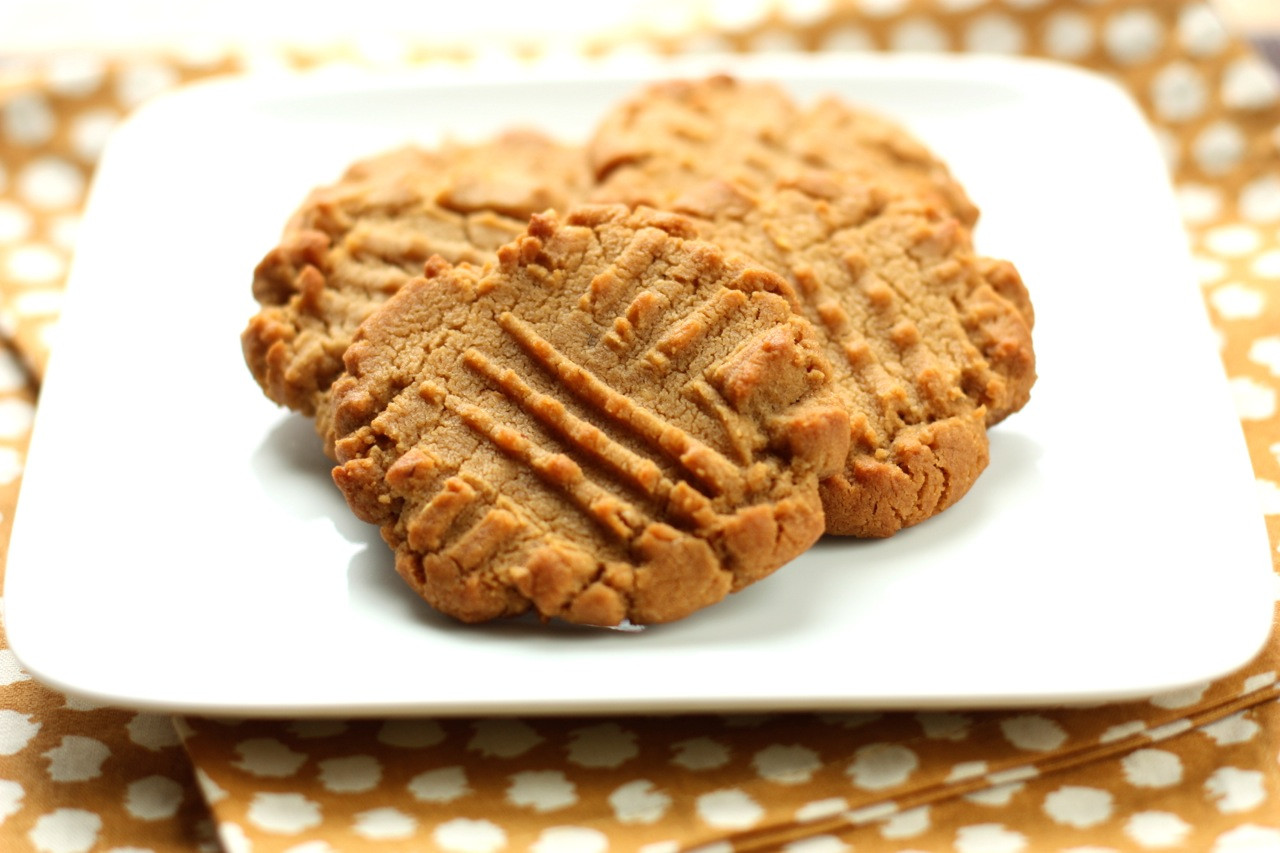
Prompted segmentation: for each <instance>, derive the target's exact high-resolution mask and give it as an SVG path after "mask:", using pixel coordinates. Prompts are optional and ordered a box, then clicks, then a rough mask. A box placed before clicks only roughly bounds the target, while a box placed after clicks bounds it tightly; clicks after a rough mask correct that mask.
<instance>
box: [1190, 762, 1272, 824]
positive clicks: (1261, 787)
mask: <svg viewBox="0 0 1280 853" xmlns="http://www.w3.org/2000/svg"><path fill="white" fill-rule="evenodd" d="M1265 781H1266V780H1265V777H1263V775H1262V773H1260V772H1258V771H1257V770H1241V769H1239V768H1237V767H1220V768H1218V769H1217V770H1215V771H1214V772H1213V773H1212V774H1210V776H1209V778H1208V779H1206V780H1205V783H1204V790H1205V793H1206V794H1207V795H1208V797H1209V800H1210V802H1212V803H1213V804H1214V806H1215V807H1217V809H1218V811H1220V812H1222V813H1223V814H1234V813H1236V812H1247V811H1249V810H1250V809H1255V808H1257V807H1258V806H1260V805H1262V804H1263V803H1264V802H1265V801H1266V799H1267V789H1266V784H1265Z"/></svg>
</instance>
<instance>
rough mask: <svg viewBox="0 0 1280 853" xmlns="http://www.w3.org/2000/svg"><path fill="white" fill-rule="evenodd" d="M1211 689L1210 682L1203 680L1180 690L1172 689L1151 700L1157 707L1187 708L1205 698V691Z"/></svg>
mask: <svg viewBox="0 0 1280 853" xmlns="http://www.w3.org/2000/svg"><path fill="white" fill-rule="evenodd" d="M1208 689H1209V683H1208V682H1207V681H1206V682H1201V683H1200V684H1193V685H1191V686H1190V687H1184V688H1182V689H1180V690H1171V691H1169V692H1168V693H1161V694H1159V695H1157V696H1152V697H1151V699H1150V700H1149V701H1150V702H1151V704H1152V705H1155V706H1156V707H1157V708H1165V709H1174V708H1186V707H1188V706H1190V705H1194V704H1196V703H1197V702H1199V701H1200V700H1201V699H1202V698H1204V692H1205V691H1206V690H1208Z"/></svg>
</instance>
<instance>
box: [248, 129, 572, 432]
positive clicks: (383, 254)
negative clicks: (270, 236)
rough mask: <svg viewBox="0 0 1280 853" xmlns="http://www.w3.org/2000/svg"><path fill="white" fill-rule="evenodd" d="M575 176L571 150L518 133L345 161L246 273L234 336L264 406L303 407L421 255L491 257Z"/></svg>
mask: <svg viewBox="0 0 1280 853" xmlns="http://www.w3.org/2000/svg"><path fill="white" fill-rule="evenodd" d="M586 182H587V176H586V172H585V167H584V165H583V158H582V153H581V151H579V150H578V149H576V148H571V147H568V146H565V145H562V144H560V143H558V142H555V141H553V140H551V139H549V138H548V137H545V136H543V135H541V134H539V133H536V132H533V131H524V130H513V131H509V132H507V133H505V134H503V135H501V136H499V137H497V138H495V139H493V140H492V141H488V142H484V143H480V144H475V145H462V144H448V145H445V146H443V147H441V148H440V149H436V150H428V149H423V148H416V147H409V148H403V149H400V150H396V151H392V152H389V153H386V154H382V155H379V156H376V157H372V158H370V159H368V160H364V161H361V162H359V163H356V164H355V165H353V166H352V167H351V168H350V169H348V170H347V172H346V173H345V174H344V175H343V176H342V178H341V179H340V180H339V181H337V182H336V183H335V184H333V185H331V186H327V187H322V188H320V189H317V190H316V191H314V192H313V193H312V194H311V195H310V196H309V197H308V198H307V200H306V201H305V202H304V203H303V205H302V206H301V208H300V209H299V210H298V211H297V212H296V213H295V214H294V216H293V217H292V218H291V219H290V221H289V222H288V224H287V225H286V227H285V229H284V235H283V237H282V239H281V241H280V244H279V245H278V246H276V247H275V248H274V249H272V250H271V251H270V252H268V253H267V255H266V257H264V258H263V259H262V261H261V263H259V265H258V267H257V269H256V270H255V272H254V278H253V293H254V297H255V298H256V299H257V301H258V302H259V304H260V305H261V310H260V311H259V312H258V313H257V314H256V315H255V316H254V317H253V318H252V319H251V320H250V322H249V324H248V327H247V328H246V329H245V331H244V333H243V334H242V336H241V343H242V346H243V349H244V354H245V360H246V362H247V363H248V365H249V369H250V371H251V372H252V373H253V375H254V378H256V379H257V380H258V383H259V385H261V386H262V388H263V390H264V391H265V392H266V394H267V396H268V397H270V398H271V399H272V400H274V401H275V402H277V403H279V404H281V405H283V406H287V407H289V408H291V409H295V410H297V411H300V412H302V413H304V414H307V415H313V414H315V413H316V412H317V411H318V410H321V409H323V406H322V405H321V402H322V400H323V398H324V395H325V393H326V392H327V390H328V388H329V386H330V384H331V383H332V382H333V380H334V379H335V378H337V376H338V374H339V373H341V371H342V353H343V351H345V350H346V348H347V345H348V344H349V343H350V341H351V336H352V334H353V333H354V332H355V329H356V327H357V326H358V325H359V324H360V322H361V321H362V320H363V319H364V318H365V317H367V316H368V315H369V314H370V313H371V312H372V311H373V309H374V308H376V307H377V306H378V305H380V304H381V303H382V302H383V301H385V300H386V299H387V297H389V296H390V295H391V294H393V293H395V292H396V291H397V290H398V289H399V288H400V286H401V285H403V284H404V283H405V282H406V281H407V280H409V279H410V278H412V277H413V276H415V275H419V274H421V272H422V267H423V264H424V263H425V262H426V261H427V259H428V258H430V257H432V256H433V255H439V256H440V257H442V258H445V259H446V260H449V261H458V262H461V261H468V262H477V263H478V262H483V261H485V260H488V259H491V258H492V257H493V255H494V253H495V252H496V251H497V249H498V247H499V246H501V245H503V244H505V243H508V242H510V241H511V240H513V239H515V238H516V237H517V236H518V235H520V234H521V233H523V231H524V228H525V226H526V225H527V224H528V220H529V217H530V216H531V215H532V214H534V213H538V212H541V211H543V210H546V209H548V208H562V207H564V206H565V205H567V204H568V203H569V202H570V201H572V200H574V199H576V198H578V197H579V196H580V195H581V194H582V193H583V192H584V188H585V185H586Z"/></svg>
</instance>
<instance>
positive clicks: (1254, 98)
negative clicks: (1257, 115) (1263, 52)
mask: <svg viewBox="0 0 1280 853" xmlns="http://www.w3.org/2000/svg"><path fill="white" fill-rule="evenodd" d="M1278 96H1280V82H1277V81H1276V73H1275V70H1274V69H1272V68H1270V67H1269V66H1267V65H1266V64H1265V63H1264V62H1263V61H1262V60H1261V59H1259V58H1258V57H1256V56H1253V55H1249V56H1245V57H1241V58H1240V59H1236V60H1234V61H1233V62H1232V63H1231V64H1230V65H1228V66H1227V67H1226V69H1225V70H1224V71H1223V72H1222V103H1223V105H1224V106H1226V107H1227V108H1228V109H1233V110H1263V109H1266V108H1268V107H1271V106H1273V105H1274V104H1275V103H1276V100H1277V97H1278Z"/></svg>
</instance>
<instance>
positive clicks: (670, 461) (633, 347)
mask: <svg viewBox="0 0 1280 853" xmlns="http://www.w3.org/2000/svg"><path fill="white" fill-rule="evenodd" d="M693 237H694V228H693V224H692V223H691V222H690V221H689V220H687V219H685V218H684V217H680V216H675V215H672V214H666V213H659V212H656V211H652V210H644V209H641V210H634V211H633V210H629V209H627V208H625V207H622V206H588V207H583V208H579V209H576V210H574V211H573V212H571V213H569V214H568V215H566V216H564V217H563V218H559V217H556V216H553V215H539V216H535V217H534V218H533V220H532V222H531V224H530V227H529V232H528V234H526V235H525V236H523V237H521V238H520V239H518V240H517V241H515V242H514V243H512V244H510V245H508V246H505V247H503V248H502V249H501V250H500V251H499V253H498V261H497V263H496V264H493V265H488V266H485V267H483V268H482V267H476V266H473V265H469V264H460V265H450V264H448V263H446V262H444V261H443V260H441V259H435V260H433V261H431V262H430V263H429V264H428V265H427V267H426V275H425V276H424V277H422V278H418V279H414V280H413V281H411V282H409V283H408V284H406V285H405V286H404V287H403V288H402V289H401V291H400V292H399V293H398V294H397V295H396V296H394V297H393V298H392V299H390V300H389V301H388V302H387V303H386V304H385V305H384V306H383V307H382V308H381V309H380V310H379V311H378V312H377V313H375V314H374V315H372V316H371V317H370V318H369V319H368V320H367V321H366V322H365V323H364V324H363V325H362V326H361V328H360V331H359V333H358V334H357V336H356V339H355V341H354V342H353V343H352V345H351V346H350V347H349V348H348V350H347V353H346V367H347V373H346V374H345V375H344V376H343V377H342V378H341V379H339V381H338V382H337V383H336V384H335V385H334V387H333V394H332V399H331V407H332V419H331V423H332V425H333V432H334V436H335V439H336V440H335V444H334V452H335V455H336V458H337V460H338V462H339V464H338V467H336V468H335V469H334V479H335V481H336V482H337V484H338V485H339V487H340V488H341V489H342V491H343V493H344V494H345V496H346V497H347V500H348V502H349V503H350V504H351V506H352V508H353V509H354V510H355V512H356V514H357V515H358V516H360V517H361V518H362V519H364V520H366V521H369V522H371V523H374V524H378V525H380V526H381V529H382V533H383V537H384V538H385V539H386V540H387V542H388V543H389V544H390V545H391V546H392V548H393V549H394V550H395V552H396V567H397V570H398V571H399V572H400V574H401V575H402V576H403V577H404V578H405V580H406V581H407V582H408V583H409V584H410V585H411V586H413V587H414V588H415V589H416V590H418V592H419V593H420V594H421V595H422V596H423V597H424V598H425V599H426V600H427V601H429V602H430V603H431V604H432V605H433V606H435V607H437V608H438V609H440V610H442V611H443V612H445V613H449V614H451V615H453V616H455V617H457V618H459V619H462V620H464V621H482V620H486V619H493V618H498V617H502V616H510V615H515V614H518V613H521V612H525V611H527V610H533V611H535V612H537V613H538V614H540V615H542V616H543V617H557V618H561V619H565V620H568V621H571V622H583V623H590V624H617V623H618V622H620V621H622V620H623V619H629V620H631V621H633V622H638V623H646V622H665V621H670V620H673V619H678V618H681V617H683V616H686V615H688V614H689V613H691V612H693V611H695V610H697V609H699V608H701V607H705V606H707V605H709V604H712V603H714V602H716V601H718V600H720V599H721V598H723V597H724V596H725V595H726V594H728V593H730V592H732V591H735V590H738V589H741V588H742V587H744V586H746V585H748V584H750V583H753V582H754V581H756V580H759V579H760V578H762V577H765V576H766V575H768V574H770V573H771V572H772V571H774V570H775V569H777V568H778V567H779V566H781V565H782V564H783V563H785V562H787V561H788V560H790V559H792V558H794V557H795V556H798V555H799V554H800V553H802V552H803V551H804V550H805V549H807V548H808V547H809V546H810V545H811V544H812V543H813V542H814V541H815V540H816V539H817V538H818V537H819V536H820V535H821V534H822V532H823V529H824V522H823V516H822V506H821V499H820V496H819V481H820V480H821V479H822V478H823V477H824V476H827V475H830V474H832V473H834V472H835V470H836V468H838V467H839V466H841V465H842V464H843V461H844V459H845V457H846V455H847V443H848V441H849V434H850V430H849V423H848V416H847V413H846V412H845V411H844V410H843V409H842V408H841V407H840V406H839V405H838V404H837V401H836V399H835V397H834V394H833V391H832V389H831V380H830V377H831V373H832V367H831V365H830V363H829V361H828V360H827V358H826V357H825V355H824V354H823V352H822V350H821V345H820V344H819V342H818V340H817V338H816V336H815V332H814V329H813V327H812V326H811V324H810V323H808V322H807V321H805V320H804V319H803V318H801V317H799V316H797V315H795V314H794V313H793V312H792V310H791V308H790V305H789V304H788V301H787V299H786V298H785V297H784V296H781V295H779V293H780V292H782V293H785V292H786V291H787V290H788V286H787V284H786V282H784V281H783V280H782V279H781V278H780V277H778V276H777V275H775V274H773V273H770V272H768V271H766V270H764V269H761V268H759V267H758V266H754V265H752V264H750V263H748V262H747V261H746V260H745V259H742V258H740V257H735V256H732V255H726V254H725V253H724V252H723V251H722V250H721V249H720V248H718V247H716V246H714V245H712V244H709V243H705V242H702V241H699V240H695V239H693Z"/></svg>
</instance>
